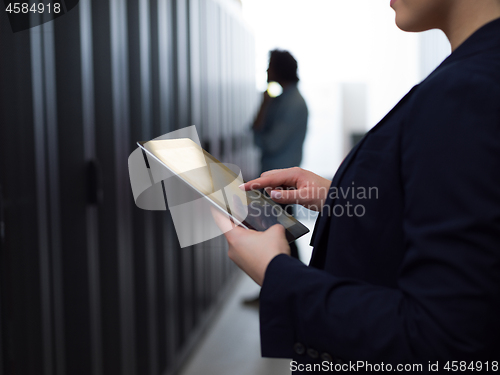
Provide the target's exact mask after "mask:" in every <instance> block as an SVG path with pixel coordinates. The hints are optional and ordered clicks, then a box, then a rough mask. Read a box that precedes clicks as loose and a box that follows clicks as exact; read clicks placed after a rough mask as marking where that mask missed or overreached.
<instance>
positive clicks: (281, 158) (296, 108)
mask: <svg viewBox="0 0 500 375" xmlns="http://www.w3.org/2000/svg"><path fill="white" fill-rule="evenodd" d="M267 82H277V83H279V84H280V86H281V87H282V88H283V92H282V94H281V95H279V96H278V97H276V98H272V97H271V96H270V95H269V93H268V91H267V90H266V91H264V94H263V100H262V104H261V106H260V109H259V112H258V114H257V117H256V118H255V121H254V123H253V126H252V130H253V132H254V140H255V144H256V145H257V147H259V149H260V150H261V159H260V169H261V173H264V172H266V171H269V170H272V169H284V168H290V167H298V166H299V165H300V163H301V161H302V146H303V144H304V139H305V137H306V131H307V118H308V110H307V105H306V102H305V100H304V98H303V97H302V95H301V94H300V92H299V89H298V87H297V84H298V82H299V77H298V75H297V60H295V58H294V57H293V56H292V55H291V54H290V52H288V51H281V50H273V51H271V52H270V53H269V68H268V69H267ZM282 207H283V208H285V209H286V211H287V212H288V213H289V214H292V212H293V211H292V206H285V205H283V206H282ZM290 250H291V256H292V257H293V258H296V259H299V253H298V249H297V245H295V243H291V244H290Z"/></svg>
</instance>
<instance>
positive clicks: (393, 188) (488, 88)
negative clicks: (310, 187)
mask: <svg viewBox="0 0 500 375" xmlns="http://www.w3.org/2000/svg"><path fill="white" fill-rule="evenodd" d="M370 188H371V190H370ZM353 189H354V195H353V194H352V193H353ZM363 192H364V193H363ZM369 193H371V196H370V194H369ZM329 196H330V198H329V199H328V200H327V202H326V204H325V206H324V211H323V213H322V215H321V217H320V218H319V219H318V221H317V223H316V228H315V231H314V234H313V240H312V245H313V246H314V251H313V256H312V259H311V263H310V266H309V267H308V266H306V265H304V264H302V263H300V262H299V261H297V260H296V259H292V258H290V257H288V256H286V255H279V256H277V257H275V258H274V259H273V260H272V261H271V263H270V264H269V267H268V269H267V271H266V275H265V280H264V285H263V287H262V291H261V307H260V319H261V323H260V329H261V347H262V355H263V356H266V357H283V358H292V359H293V360H294V361H296V362H294V364H321V363H322V361H324V360H328V361H333V363H334V364H337V365H341V364H349V363H350V361H351V363H352V362H353V361H358V360H359V361H367V362H368V363H370V364H381V363H382V362H383V363H385V364H391V365H394V366H396V365H397V364H417V363H422V364H423V366H424V368H423V369H424V370H427V369H428V364H429V361H431V363H433V364H434V363H436V361H439V362H438V363H439V366H440V368H439V369H440V372H439V373H448V371H445V370H443V367H444V366H445V365H446V361H452V360H457V361H467V363H468V364H469V363H470V361H473V360H474V361H476V360H480V361H483V363H485V362H486V361H490V363H489V364H488V365H483V369H484V368H486V366H492V364H491V361H500V19H499V20H495V21H493V22H491V23H489V24H487V25H485V26H483V27H482V28H481V29H480V30H478V31H477V32H476V33H474V34H473V35H472V36H471V37H470V38H469V39H467V40H466V41H465V42H464V43H463V44H462V45H461V46H459V47H458V48H457V49H456V50H455V51H454V52H453V53H452V54H451V55H450V56H449V57H448V58H447V59H446V60H445V61H444V62H443V63H442V64H441V65H440V66H439V67H438V68H437V69H436V70H435V71H434V72H433V73H432V74H431V75H430V76H429V77H427V78H426V79H425V80H424V81H423V82H422V83H421V84H419V85H417V86H415V87H414V88H413V89H412V90H411V91H410V92H409V93H408V94H407V95H406V96H405V97H404V98H403V99H402V100H401V101H400V102H399V103H398V105H397V106H396V107H395V108H394V109H393V110H392V111H391V112H390V113H389V114H388V115H387V116H386V117H385V118H384V119H383V120H382V121H381V122H380V123H379V124H377V125H376V126H375V127H374V128H373V129H371V130H370V131H369V132H368V134H367V135H366V136H365V137H364V138H363V140H362V141H361V142H360V143H359V144H358V145H357V146H356V147H355V148H354V149H353V150H352V151H351V153H350V154H349V155H348V156H347V158H346V159H345V160H344V162H343V163H342V165H341V166H340V168H339V170H338V171H337V173H336V175H335V177H334V179H333V181H332V185H331V188H330V194H329ZM355 207H357V210H356V212H355V211H354V208H355ZM347 209H349V212H347ZM342 210H343V212H342ZM328 211H330V214H328ZM450 366H451V363H450ZM338 368H340V367H338ZM394 368H395V367H394ZM499 371H500V370H499ZM361 372H362V371H361ZM419 373H422V372H419Z"/></svg>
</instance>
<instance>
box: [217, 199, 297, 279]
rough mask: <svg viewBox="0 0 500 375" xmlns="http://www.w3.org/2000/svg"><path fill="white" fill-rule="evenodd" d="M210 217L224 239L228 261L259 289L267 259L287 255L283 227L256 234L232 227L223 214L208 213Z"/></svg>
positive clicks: (288, 251)
mask: <svg viewBox="0 0 500 375" xmlns="http://www.w3.org/2000/svg"><path fill="white" fill-rule="evenodd" d="M212 215H213V217H214V219H215V222H216V223H217V225H218V226H219V228H220V229H221V231H222V232H223V233H224V236H226V239H227V242H228V244H229V250H228V255H229V258H230V259H231V260H232V261H233V262H234V263H236V265H237V266H238V267H240V268H241V269H242V270H243V271H244V272H245V273H246V274H247V275H248V276H250V277H251V278H252V279H253V280H254V281H255V282H256V283H257V284H259V285H260V286H262V283H263V282H264V275H265V273H266V269H267V266H268V265H269V263H270V262H271V260H273V258H274V257H275V256H277V255H279V254H287V255H290V246H289V245H288V241H287V240H286V236H285V228H284V227H283V226H282V225H281V224H276V225H273V226H272V227H271V228H269V229H268V230H266V231H265V232H256V231H254V230H248V229H244V228H242V227H239V226H235V225H234V223H233V222H231V221H230V220H229V218H228V216H227V215H225V214H223V213H222V212H220V211H218V210H216V209H213V210H212Z"/></svg>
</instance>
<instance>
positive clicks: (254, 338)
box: [179, 218, 314, 375]
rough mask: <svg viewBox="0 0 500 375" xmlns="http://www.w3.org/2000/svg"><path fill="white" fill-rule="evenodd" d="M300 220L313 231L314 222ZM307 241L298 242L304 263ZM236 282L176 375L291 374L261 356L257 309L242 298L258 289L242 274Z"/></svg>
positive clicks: (286, 364) (282, 362) (285, 364)
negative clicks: (210, 325) (245, 302)
mask: <svg viewBox="0 0 500 375" xmlns="http://www.w3.org/2000/svg"><path fill="white" fill-rule="evenodd" d="M299 220H300V221H301V222H303V223H304V224H305V225H306V226H307V227H309V228H310V229H311V231H312V228H313V226H314V220H312V219H307V218H302V219H300V218H299ZM310 237H311V233H308V234H307V235H305V236H304V237H302V238H300V239H299V241H298V247H299V252H300V257H301V259H302V261H303V262H304V263H308V261H309V258H310V256H311V248H310V247H309V241H310ZM236 282H237V286H236V288H235V289H234V290H233V291H232V293H231V295H230V296H229V297H228V300H227V301H226V303H225V304H224V306H223V307H222V309H221V310H220V312H218V316H217V318H216V319H215V320H214V322H213V325H212V327H210V329H209V330H208V332H207V334H206V335H205V336H204V337H203V338H202V341H201V342H200V343H199V345H198V347H197V348H196V349H195V352H194V353H193V355H192V356H191V358H189V360H188V361H187V363H186V365H185V366H184V367H183V369H182V370H181V372H180V373H179V375H200V374H203V375H235V374H238V375H288V374H290V360H287V359H271V358H262V357H261V356H260V337H259V311H258V307H257V306H248V305H245V304H243V303H242V301H243V300H244V299H245V298H247V297H253V296H256V295H257V294H258V293H259V287H258V286H257V284H255V283H254V282H253V281H252V280H251V279H250V278H249V277H248V276H246V275H244V274H243V273H242V274H241V275H240V276H239V277H238V278H237V281H236Z"/></svg>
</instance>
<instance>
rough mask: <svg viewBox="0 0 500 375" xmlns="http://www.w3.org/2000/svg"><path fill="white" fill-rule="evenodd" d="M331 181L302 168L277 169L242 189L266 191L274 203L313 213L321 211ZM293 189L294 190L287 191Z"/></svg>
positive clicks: (265, 173)
mask: <svg viewBox="0 0 500 375" xmlns="http://www.w3.org/2000/svg"><path fill="white" fill-rule="evenodd" d="M330 184H331V181H330V180H327V179H326V178H323V177H320V176H318V175H317V174H314V173H312V172H310V171H306V170H305V169H302V168H298V167H295V168H288V169H275V170H272V171H268V172H264V173H262V174H261V176H260V177H259V178H257V179H255V180H252V181H248V182H247V183H245V184H243V185H241V186H240V188H241V189H243V190H245V191H248V190H256V189H265V190H266V192H267V193H268V194H269V195H270V197H271V198H272V200H273V201H275V202H276V203H280V204H300V205H302V206H304V207H306V208H308V209H310V210H313V211H321V208H322V207H323V204H324V203H325V201H326V197H327V195H328V190H329V188H330ZM289 188H292V190H287V189H289Z"/></svg>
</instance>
